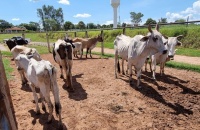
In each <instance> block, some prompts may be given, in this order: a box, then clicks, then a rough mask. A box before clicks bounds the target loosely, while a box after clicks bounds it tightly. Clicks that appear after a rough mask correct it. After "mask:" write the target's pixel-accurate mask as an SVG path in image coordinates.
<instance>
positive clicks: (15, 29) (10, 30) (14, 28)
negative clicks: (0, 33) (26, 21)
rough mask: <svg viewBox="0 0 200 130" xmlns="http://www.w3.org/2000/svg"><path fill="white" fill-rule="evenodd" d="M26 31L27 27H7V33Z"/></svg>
mask: <svg viewBox="0 0 200 130" xmlns="http://www.w3.org/2000/svg"><path fill="white" fill-rule="evenodd" d="M23 31H26V28H19V27H11V28H7V29H5V33H18V32H23Z"/></svg>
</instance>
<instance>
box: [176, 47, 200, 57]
mask: <svg viewBox="0 0 200 130" xmlns="http://www.w3.org/2000/svg"><path fill="white" fill-rule="evenodd" d="M177 49H178V50H177V51H176V54H177V55H185V56H191V57H200V49H191V48H180V47H179V48H177Z"/></svg>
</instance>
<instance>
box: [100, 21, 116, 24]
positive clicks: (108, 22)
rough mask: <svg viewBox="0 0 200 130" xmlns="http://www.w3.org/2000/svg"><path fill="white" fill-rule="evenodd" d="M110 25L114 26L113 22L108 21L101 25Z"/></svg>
mask: <svg viewBox="0 0 200 130" xmlns="http://www.w3.org/2000/svg"><path fill="white" fill-rule="evenodd" d="M104 24H105V25H110V24H113V20H108V21H106V22H105V23H103V24H101V25H104Z"/></svg>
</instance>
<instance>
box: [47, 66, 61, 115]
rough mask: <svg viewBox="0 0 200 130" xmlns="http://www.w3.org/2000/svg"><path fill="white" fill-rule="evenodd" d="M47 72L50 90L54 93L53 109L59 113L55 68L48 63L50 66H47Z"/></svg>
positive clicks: (59, 105)
mask: <svg viewBox="0 0 200 130" xmlns="http://www.w3.org/2000/svg"><path fill="white" fill-rule="evenodd" d="M48 72H49V75H50V87H51V91H52V93H53V95H54V101H55V111H56V115H57V116H58V115H60V114H61V104H60V98H59V89H58V84H57V81H56V79H57V70H56V68H55V67H54V66H52V65H50V68H48Z"/></svg>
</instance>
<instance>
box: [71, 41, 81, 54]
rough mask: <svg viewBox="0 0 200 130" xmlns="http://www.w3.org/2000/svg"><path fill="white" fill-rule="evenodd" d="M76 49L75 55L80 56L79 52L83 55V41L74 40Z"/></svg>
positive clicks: (74, 50)
mask: <svg viewBox="0 0 200 130" xmlns="http://www.w3.org/2000/svg"><path fill="white" fill-rule="evenodd" d="M73 45H74V49H73V54H74V57H76V58H78V52H79V53H80V55H82V43H81V42H73Z"/></svg>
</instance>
